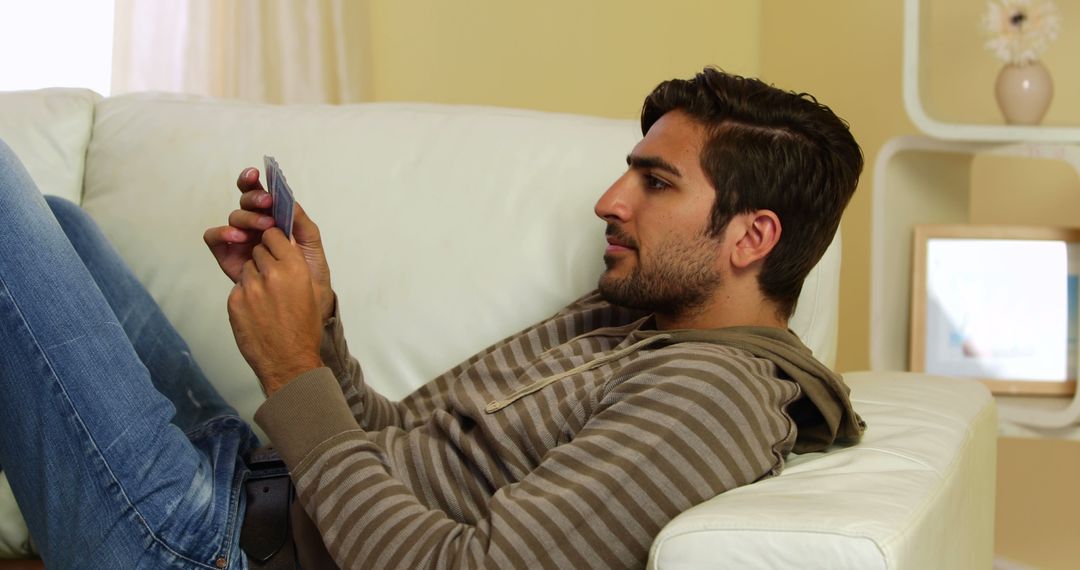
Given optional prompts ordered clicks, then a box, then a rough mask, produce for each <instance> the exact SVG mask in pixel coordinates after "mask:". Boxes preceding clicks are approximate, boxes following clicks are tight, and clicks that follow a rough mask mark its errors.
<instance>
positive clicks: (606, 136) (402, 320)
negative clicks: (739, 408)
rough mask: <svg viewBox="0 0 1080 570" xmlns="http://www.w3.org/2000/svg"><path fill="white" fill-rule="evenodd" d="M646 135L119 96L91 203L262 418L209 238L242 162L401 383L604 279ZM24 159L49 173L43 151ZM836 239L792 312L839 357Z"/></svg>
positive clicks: (582, 123) (369, 351)
mask: <svg viewBox="0 0 1080 570" xmlns="http://www.w3.org/2000/svg"><path fill="white" fill-rule="evenodd" d="M84 95H85V92H83V93H81V95H80V96H84ZM7 97H11V96H10V95H3V96H2V98H0V138H4V137H5V136H6V135H5V133H4V128H5V127H4V121H6V120H7V119H5V118H4V117H5V116H6V115H8V113H7V112H6V107H7V101H8V99H7ZM42 121H44V122H45V123H47V122H48V121H49V117H47V116H45V117H42ZM639 139H640V131H639V128H638V126H637V123H636V121H630V120H612V119H600V118H593V117H583V116H573V115H562V114H553V113H542V112H535V111H521V110H510V109H501V108H485V107H470V106H439V105H423V104H363V105H350V106H337V107H334V106H299V105H294V106H272V105H258V104H249V103H240V102H232V101H212V100H206V99H199V98H190V97H179V96H168V95H160V94H157V95H151V94H143V95H132V96H121V97H114V98H106V99H103V100H101V101H99V102H97V103H96V105H95V106H94V108H93V135H92V138H91V139H90V142H89V145H88V149H87V152H86V168H85V179H84V193H83V197H82V204H83V206H84V207H85V208H86V209H87V210H88V211H89V212H90V214H91V215H92V216H93V217H94V218H95V219H96V220H97V221H98V222H99V223H100V224H102V226H103V228H104V231H105V233H106V234H107V235H108V236H109V238H110V239H111V240H112V241H113V243H114V244H115V245H116V247H117V249H118V250H119V251H120V253H121V255H123V256H124V258H125V259H127V260H128V262H129V263H130V264H131V266H132V267H133V269H134V271H135V273H136V274H137V275H138V276H139V278H140V279H141V280H142V281H143V282H144V283H145V284H146V285H147V287H148V288H149V289H150V292H151V293H152V294H153V295H154V297H155V298H156V299H157V300H158V301H159V303H160V304H161V305H162V307H163V308H164V310H165V311H166V313H167V314H168V315H169V316H170V318H171V319H172V320H173V322H174V323H175V325H176V326H177V328H178V329H179V330H180V332H181V334H183V336H184V337H185V338H186V339H188V341H189V343H190V344H191V348H192V351H193V353H194V355H195V357H196V359H197V360H198V361H199V363H200V364H201V365H202V366H203V368H204V369H205V370H206V371H207V373H208V374H209V376H210V377H211V378H212V380H213V381H214V382H215V384H216V385H217V386H218V387H219V389H220V390H221V392H222V393H223V395H224V396H225V397H226V398H227V399H228V400H230V401H231V402H233V403H234V404H235V405H237V407H238V409H239V410H240V412H241V414H242V415H244V416H245V417H249V418H250V416H251V414H253V412H254V410H255V408H256V407H257V406H258V405H259V403H260V402H261V401H262V395H261V393H260V392H259V389H258V384H257V382H256V381H255V379H254V377H253V375H252V373H251V372H250V370H249V369H248V367H247V366H246V364H245V363H244V361H243V359H242V358H241V357H240V355H239V354H238V352H237V351H236V349H235V346H234V345H233V343H232V337H231V334H230V332H229V325H228V319H227V316H226V312H225V299H226V297H227V295H228V292H229V289H230V287H231V283H229V282H228V280H227V279H226V278H225V277H224V276H223V275H221V273H220V272H219V270H218V269H217V267H216V265H215V264H214V262H213V260H212V259H211V257H210V256H209V254H208V253H207V251H206V248H205V246H204V245H203V244H202V240H201V239H200V236H201V235H202V232H203V230H204V229H205V228H207V227H209V226H212V225H221V224H223V223H225V219H226V216H227V214H228V212H229V211H231V210H232V209H234V208H235V207H236V200H237V198H238V195H239V194H238V191H237V190H236V187H235V179H236V176H237V174H238V173H239V172H240V170H241V169H242V168H244V167H245V166H259V167H260V170H261V164H262V157H263V155H264V154H266V155H273V156H275V157H276V158H277V160H278V162H279V163H280V164H281V167H282V169H283V171H284V173H285V175H286V177H287V178H288V181H289V183H290V185H291V187H292V188H293V190H294V191H295V193H296V196H297V199H298V200H299V201H300V203H301V204H303V205H304V207H305V209H306V210H307V211H308V212H309V213H310V214H311V216H312V217H313V218H314V219H315V220H316V221H317V222H318V223H319V224H320V227H321V228H322V230H323V234H324V238H325V242H326V248H327V252H328V256H329V258H330V263H331V268H332V270H333V279H334V286H335V290H336V291H337V292H338V294H339V298H340V303H341V308H342V313H343V319H344V321H345V328H346V331H347V335H348V339H349V341H350V346H351V349H352V351H353V353H354V354H355V355H357V356H358V357H360V358H361V361H362V362H363V364H364V368H365V371H366V375H367V377H368V379H369V381H370V382H371V384H372V385H373V386H374V387H376V388H377V389H380V390H381V391H383V392H384V393H386V394H388V395H390V396H403V395H404V394H406V393H408V392H409V391H411V390H412V389H414V388H415V387H417V386H419V385H420V384H421V383H422V382H423V381H424V380H426V379H430V378H432V377H434V376H436V375H437V374H439V373H441V372H442V371H444V370H445V369H447V368H449V367H450V366H452V365H454V364H456V363H457V362H459V361H461V360H462V359H464V358H467V357H468V356H469V355H471V354H473V353H474V352H476V351H477V350H479V349H480V348H482V347H484V346H486V345H488V344H490V343H492V342H494V341H496V340H499V339H500V338H502V337H504V336H506V335H508V334H511V333H514V332H516V331H518V330H520V329H521V328H524V327H526V326H528V325H530V324H531V323H533V322H535V321H537V320H540V319H542V318H544V317H546V316H548V315H550V314H552V313H553V312H555V311H556V310H557V309H559V308H560V307H562V306H563V305H565V304H566V303H568V302H569V301H571V300H573V299H574V298H576V297H578V296H580V295H582V294H584V293H585V292H587V291H589V290H590V289H592V288H594V287H595V283H596V278H597V276H598V275H599V273H600V270H601V269H602V266H603V264H602V251H603V246H604V237H603V227H604V224H603V223H602V222H600V221H599V220H598V219H597V218H596V217H595V216H594V215H593V212H592V208H593V204H594V203H595V201H596V199H597V198H598V197H599V195H600V193H601V192H603V191H604V190H605V189H606V188H607V187H608V185H610V183H611V182H612V181H614V180H615V179H616V178H617V177H618V176H619V175H620V174H621V172H622V171H623V170H624V169H625V155H626V153H627V152H629V151H630V149H631V148H632V147H633V145H634V144H636V142H637V141H638V140H639ZM12 146H15V145H12ZM16 152H17V153H18V152H19V150H18V148H16ZM73 152H75V153H77V151H73ZM74 159H75V157H72V160H74ZM24 160H27V161H28V162H29V163H30V164H29V166H30V170H31V173H32V175H33V176H35V179H38V178H37V176H38V172H39V171H38V169H37V168H36V166H38V165H37V164H36V162H35V161H36V160H37V158H36V156H29V157H24ZM46 170H47V169H46ZM38 182H39V184H40V185H41V186H42V188H43V190H44V191H46V192H51V191H53V190H54V187H53V186H52V184H53V182H52V181H51V180H45V181H43V179H38ZM62 190H64V192H66V191H67V190H68V189H67V188H64V189H62ZM61 193H63V192H61ZM838 242H839V240H837V242H836V243H834V244H833V247H832V248H830V250H829V252H828V253H827V254H826V256H825V259H824V261H823V262H822V263H821V264H820V265H819V267H818V268H817V269H815V271H814V273H813V274H811V277H810V278H809V279H808V281H807V283H806V286H805V289H804V292H803V295H802V298H801V299H800V302H799V306H798V311H797V313H796V316H795V318H794V320H793V321H792V328H793V329H794V330H795V331H796V332H797V333H799V334H800V336H801V337H802V338H803V339H804V341H805V342H806V343H807V344H808V345H809V346H810V347H811V348H812V349H813V350H814V352H815V353H816V354H817V355H818V356H819V358H821V359H822V360H823V361H825V362H826V363H827V364H831V363H832V361H833V358H834V355H835V337H836V319H837V291H838V278H839V243H838Z"/></svg>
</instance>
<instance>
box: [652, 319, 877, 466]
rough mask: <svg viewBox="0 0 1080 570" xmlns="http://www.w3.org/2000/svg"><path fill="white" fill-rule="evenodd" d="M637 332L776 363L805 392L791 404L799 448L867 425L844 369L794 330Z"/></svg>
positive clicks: (856, 433) (855, 435) (844, 440)
mask: <svg viewBox="0 0 1080 570" xmlns="http://www.w3.org/2000/svg"><path fill="white" fill-rule="evenodd" d="M636 334H637V335H640V336H641V337H643V338H644V337H647V336H653V335H655V336H661V337H667V338H666V339H665V340H663V341H660V342H659V343H656V344H674V343H679V342H707V343H712V344H718V345H723V346H730V347H733V348H738V349H741V350H745V351H747V352H749V353H750V354H753V355H754V356H756V357H759V358H764V359H765V360H768V361H770V362H773V363H775V364H776V366H777V368H779V370H780V373H781V377H783V378H784V379H786V380H790V381H792V382H795V383H796V384H798V385H799V388H800V389H801V390H802V394H803V395H802V397H801V398H799V399H798V400H796V401H795V402H793V403H792V404H791V405H790V406H789V407H788V413H789V414H790V415H791V417H792V418H793V419H794V420H795V424H796V426H797V427H798V435H797V438H796V440H795V447H794V449H793V451H794V452H795V453H808V452H812V451H820V450H822V449H824V448H826V447H828V446H829V445H832V444H833V443H841V444H850V443H855V442H857V441H858V440H859V438H860V437H861V436H862V433H863V431H864V430H865V429H866V423H865V422H864V421H863V420H862V418H860V417H859V415H858V414H857V413H856V412H855V409H854V408H853V407H852V405H851V398H850V393H851V389H850V388H848V386H847V385H846V384H844V381H843V379H842V378H841V377H840V375H839V374H837V373H836V372H833V371H832V370H830V369H829V368H828V367H826V366H825V365H824V364H822V363H821V362H820V361H818V359H816V358H814V355H813V353H812V352H811V351H810V349H809V348H808V347H807V346H806V345H804V344H803V343H802V341H801V340H799V337H798V336H796V335H795V333H793V332H791V331H790V330H784V329H778V328H772V327H730V328H722V329H704V330H674V331H637V333H636ZM650 344H651V343H650ZM654 346H655V345H654Z"/></svg>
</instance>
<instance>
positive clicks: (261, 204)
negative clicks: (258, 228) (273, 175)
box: [240, 190, 274, 210]
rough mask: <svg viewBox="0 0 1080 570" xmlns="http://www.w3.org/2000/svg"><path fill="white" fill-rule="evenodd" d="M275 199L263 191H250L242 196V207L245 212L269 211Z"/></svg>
mask: <svg viewBox="0 0 1080 570" xmlns="http://www.w3.org/2000/svg"><path fill="white" fill-rule="evenodd" d="M273 202H274V199H273V198H272V197H271V196H270V194H269V193H268V192H265V191H263V190H248V191H247V192H244V193H243V194H241V195H240V207H241V208H243V209H245V210H268V209H269V208H270V206H271V205H272V204H273Z"/></svg>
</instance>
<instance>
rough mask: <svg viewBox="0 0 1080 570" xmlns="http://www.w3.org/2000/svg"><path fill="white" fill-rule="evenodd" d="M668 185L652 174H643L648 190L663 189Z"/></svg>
mask: <svg viewBox="0 0 1080 570" xmlns="http://www.w3.org/2000/svg"><path fill="white" fill-rule="evenodd" d="M668 186H669V184H668V183H667V182H666V181H664V180H663V179H660V178H657V177H655V176H653V175H652V174H646V175H645V187H646V188H648V189H649V190H663V189H665V188H667V187H668Z"/></svg>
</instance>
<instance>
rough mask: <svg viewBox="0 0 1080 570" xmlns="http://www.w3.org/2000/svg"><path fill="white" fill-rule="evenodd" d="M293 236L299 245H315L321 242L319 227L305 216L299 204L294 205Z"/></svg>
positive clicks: (305, 213)
mask: <svg viewBox="0 0 1080 570" xmlns="http://www.w3.org/2000/svg"><path fill="white" fill-rule="evenodd" d="M293 236H294V237H295V238H296V243H298V244H301V245H316V244H318V243H319V242H320V241H321V236H320V233H319V226H318V225H317V224H315V222H314V221H312V219H311V218H310V217H309V216H308V215H307V212H305V211H304V207H303V206H301V205H300V202H297V203H296V212H295V216H294V217H293Z"/></svg>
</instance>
